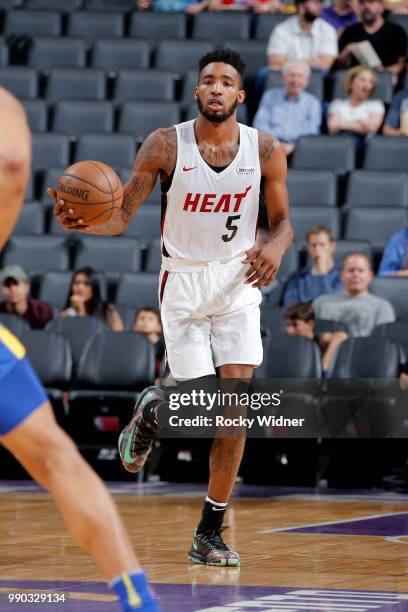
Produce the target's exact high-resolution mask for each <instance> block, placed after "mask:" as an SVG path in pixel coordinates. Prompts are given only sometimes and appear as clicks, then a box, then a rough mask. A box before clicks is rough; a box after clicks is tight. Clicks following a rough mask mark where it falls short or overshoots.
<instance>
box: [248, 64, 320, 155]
mask: <svg viewBox="0 0 408 612" xmlns="http://www.w3.org/2000/svg"><path fill="white" fill-rule="evenodd" d="M282 77H283V85H284V87H274V88H273V89H269V90H267V91H266V92H265V93H264V94H263V96H262V99H261V102H260V104H259V108H258V111H257V113H256V115H255V117H254V127H255V128H257V129H258V130H260V131H261V132H272V133H273V134H275V135H276V136H277V137H278V138H279V140H280V141H281V143H282V146H283V148H284V150H285V153H286V155H289V154H290V153H292V151H293V150H294V148H295V145H296V141H297V139H298V138H299V137H300V136H306V135H310V134H318V133H319V132H320V125H321V122H322V108H321V103H320V100H318V99H317V98H316V96H313V95H312V94H310V93H308V92H306V91H305V89H306V87H307V86H308V83H309V79H310V66H309V65H308V64H307V63H306V62H300V61H290V62H287V63H286V64H285V65H284V67H283V69H282Z"/></svg>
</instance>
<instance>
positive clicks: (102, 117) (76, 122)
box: [52, 100, 113, 137]
mask: <svg viewBox="0 0 408 612" xmlns="http://www.w3.org/2000/svg"><path fill="white" fill-rule="evenodd" d="M52 129H53V131H54V132H62V133H65V134H68V135H69V136H75V137H78V136H80V135H81V134H83V133H84V132H111V131H112V130H113V107H112V103H111V102H106V101H105V102H93V101H92V102H91V101H90V100H86V101H85V100H84V101H81V102H76V101H74V100H70V101H67V102H58V104H56V105H55V109H54V119H53V124H52Z"/></svg>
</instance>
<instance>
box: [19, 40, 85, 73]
mask: <svg viewBox="0 0 408 612" xmlns="http://www.w3.org/2000/svg"><path fill="white" fill-rule="evenodd" d="M85 63H86V47H85V43H84V41H83V40H82V39H80V38H65V37H61V38H58V37H51V36H42V37H36V38H34V40H33V44H32V46H31V47H30V51H29V55H28V64H29V66H32V67H33V68H36V69H37V70H42V71H43V72H48V71H49V70H51V68H83V67H84V66H85Z"/></svg>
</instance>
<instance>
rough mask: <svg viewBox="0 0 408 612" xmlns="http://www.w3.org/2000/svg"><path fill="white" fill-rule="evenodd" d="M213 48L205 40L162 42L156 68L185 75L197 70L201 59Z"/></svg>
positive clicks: (158, 51)
mask: <svg viewBox="0 0 408 612" xmlns="http://www.w3.org/2000/svg"><path fill="white" fill-rule="evenodd" d="M212 48H213V47H212V45H211V43H209V42H207V41H204V40H162V41H161V42H160V43H159V45H158V48H157V53H156V63H155V67H156V68H163V69H165V70H171V71H172V72H173V73H174V74H185V73H186V72H187V71H188V70H193V69H197V65H198V60H199V59H200V57H201V56H202V55H205V53H208V52H209V51H211V50H212Z"/></svg>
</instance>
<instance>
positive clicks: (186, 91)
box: [181, 69, 198, 108]
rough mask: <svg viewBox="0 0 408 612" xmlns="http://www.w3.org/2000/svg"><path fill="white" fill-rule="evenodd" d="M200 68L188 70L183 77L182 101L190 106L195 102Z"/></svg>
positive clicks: (186, 105) (184, 104)
mask: <svg viewBox="0 0 408 612" xmlns="http://www.w3.org/2000/svg"><path fill="white" fill-rule="evenodd" d="M197 82H198V70H197V69H192V70H188V71H187V72H186V73H185V75H184V77H183V86H182V91H181V103H182V104H183V106H185V107H186V108H188V107H189V106H191V105H192V104H193V102H194V88H195V87H197Z"/></svg>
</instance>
